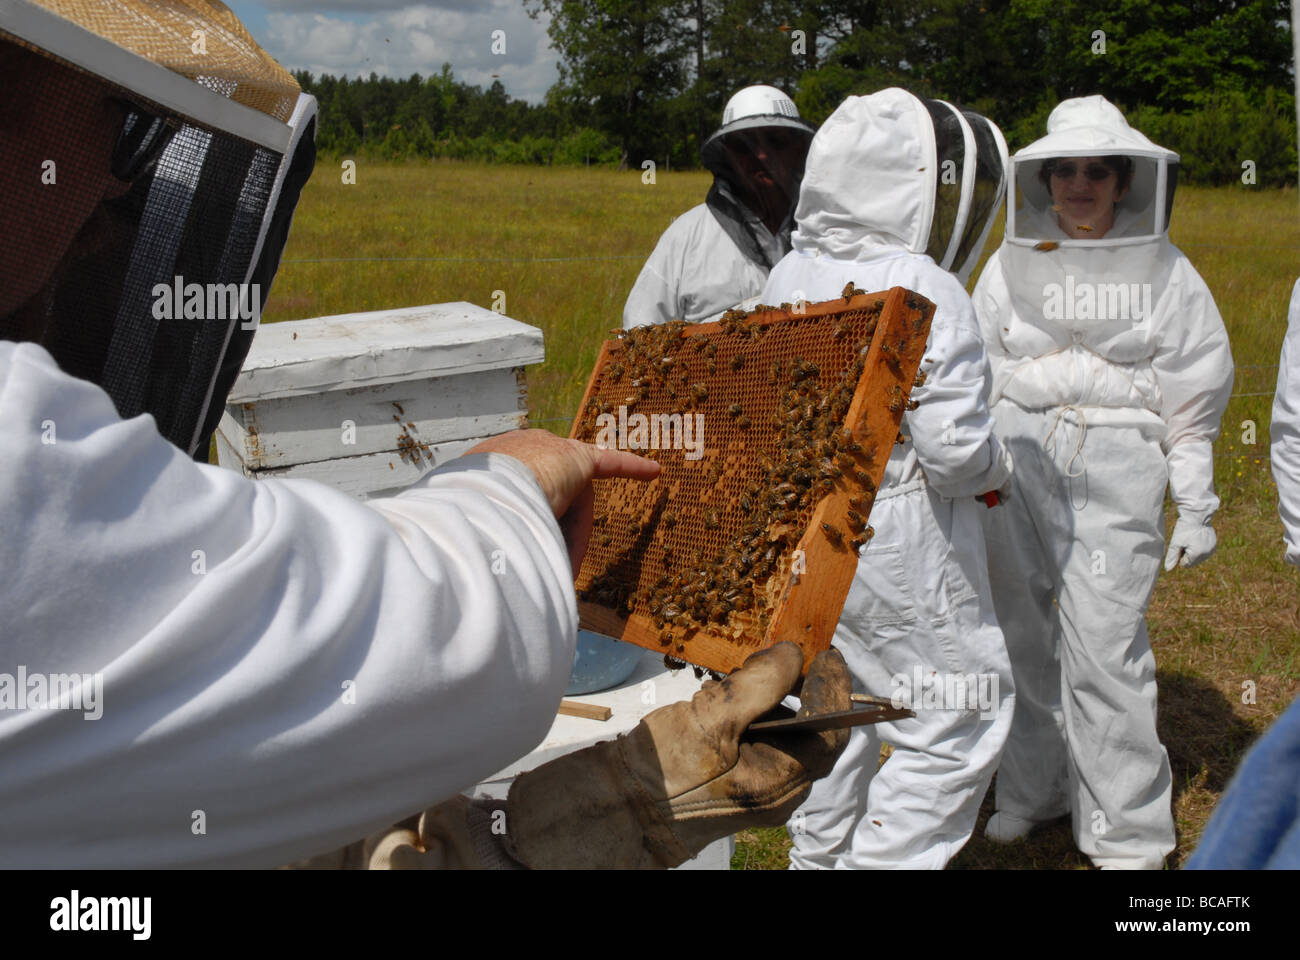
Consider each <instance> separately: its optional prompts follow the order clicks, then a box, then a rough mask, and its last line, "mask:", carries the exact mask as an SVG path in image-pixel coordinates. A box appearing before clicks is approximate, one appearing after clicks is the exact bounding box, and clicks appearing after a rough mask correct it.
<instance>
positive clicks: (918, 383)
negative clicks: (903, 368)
mask: <svg viewBox="0 0 1300 960" xmlns="http://www.w3.org/2000/svg"><path fill="white" fill-rule="evenodd" d="M925 377H926V373H925V371H924V370H920V371H918V372H917V374H916V378H915V379H914V380H913V381H912V386H913V387H914V388H915V387H923V386H925Z"/></svg>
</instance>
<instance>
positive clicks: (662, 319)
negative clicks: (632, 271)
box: [623, 84, 813, 328]
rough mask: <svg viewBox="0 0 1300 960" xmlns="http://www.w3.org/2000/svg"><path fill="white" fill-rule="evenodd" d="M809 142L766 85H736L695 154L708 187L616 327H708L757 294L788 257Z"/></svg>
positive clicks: (650, 263)
mask: <svg viewBox="0 0 1300 960" xmlns="http://www.w3.org/2000/svg"><path fill="white" fill-rule="evenodd" d="M812 135H813V130H812V127H810V126H809V125H808V124H807V123H805V122H803V121H802V120H800V119H799V111H798V109H797V108H796V107H795V105H794V101H793V100H791V99H790V98H789V97H788V96H786V95H785V94H784V93H782V92H781V91H780V90H778V89H777V88H776V87H770V86H767V85H765V84H758V85H755V86H752V87H745V89H743V90H741V91H739V92H738V93H736V94H735V95H734V96H732V98H731V99H730V100H728V101H727V106H726V108H725V109H724V110H723V112H722V126H721V127H719V128H718V129H717V130H716V131H714V133H713V134H712V136H710V137H709V139H708V140H706V141H704V146H703V147H702V148H701V149H700V161H701V163H703V164H704V166H705V168H707V169H708V170H710V171H712V173H713V186H712V188H711V189H710V190H709V193H708V196H707V197H706V198H705V200H704V202H703V203H701V204H700V205H699V206H697V207H693V208H691V209H690V210H688V211H687V212H686V213H684V214H682V215H681V216H680V217H678V218H677V219H676V220H674V221H673V223H672V225H671V226H670V227H669V228H668V229H667V230H666V231H664V234H663V236H661V237H660V238H659V243H658V244H657V245H656V246H655V249H654V252H653V253H651V254H650V259H649V260H647V261H646V263H645V266H644V267H642V268H641V273H640V275H639V276H638V277H637V279H636V283H635V284H634V285H633V287H632V292H631V293H630V294H628V298H627V304H626V306H624V308H623V326H624V328H630V327H638V326H643V325H645V324H650V323H667V322H668V321H669V320H673V319H678V320H685V321H686V322H687V323H703V322H704V321H706V320H715V319H717V317H718V316H719V315H720V314H721V313H722V312H723V311H725V310H728V309H730V308H731V307H733V306H735V305H736V304H738V303H740V302H741V301H743V300H747V299H749V298H750V297H753V296H755V295H756V294H757V293H758V292H759V291H760V290H762V289H763V283H764V281H766V280H767V273H768V271H769V270H771V269H772V266H773V265H774V264H775V263H776V262H777V261H778V260H780V259H781V258H782V257H783V256H785V254H786V252H787V251H788V250H789V249H790V228H791V225H792V223H793V217H794V205H795V201H796V200H797V199H798V197H799V179H800V177H801V176H802V173H803V164H804V157H805V156H806V154H807V153H808V143H809V141H810V140H812Z"/></svg>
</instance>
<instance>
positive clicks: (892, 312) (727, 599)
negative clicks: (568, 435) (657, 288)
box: [572, 285, 934, 673]
mask: <svg viewBox="0 0 1300 960" xmlns="http://www.w3.org/2000/svg"><path fill="white" fill-rule="evenodd" d="M933 314H934V305H933V304H932V303H930V302H929V301H928V300H925V299H924V298H922V297H920V296H918V295H916V294H914V293H911V292H909V291H906V290H903V289H902V288H894V289H893V290H890V291H888V292H886V293H873V294H864V293H863V292H862V291H858V290H854V289H853V288H852V286H851V285H850V287H848V288H846V290H845V295H844V296H843V297H841V298H839V299H836V300H832V301H828V302H825V303H819V304H800V305H798V306H797V307H791V306H790V305H788V304H783V305H782V308H779V309H778V308H760V309H759V310H757V311H755V312H753V313H750V314H748V315H746V314H744V313H740V312H735V311H733V312H731V313H729V314H727V315H726V316H724V317H723V319H722V320H721V321H720V322H716V323H706V324H697V325H692V326H687V325H686V324H683V323H680V322H678V323H670V324H664V325H661V326H655V327H642V328H638V329H635V330H632V331H627V332H625V333H619V334H618V335H617V336H616V337H615V338H614V339H611V340H608V341H606V343H605V344H604V346H603V348H602V350H601V353H600V356H599V357H598V359H597V362H596V367H595V370H594V371H593V373H592V376H591V380H590V382H589V383H588V386H587V391H586V394H585V396H584V397H583V402H582V407H581V409H580V411H579V414H578V417H577V418H575V421H574V427H573V431H572V436H574V437H576V438H578V439H581V440H587V441H591V442H598V443H601V444H602V445H606V446H611V447H618V448H620V449H629V450H634V451H636V452H641V453H644V454H645V455H647V456H651V457H654V458H655V459H657V460H658V462H659V463H660V464H661V466H662V471H661V473H660V476H659V477H658V478H657V479H655V480H654V481H652V482H650V483H648V484H647V483H638V482H635V481H630V480H605V481H597V483H596V505H595V517H596V519H595V526H594V528H593V533H592V540H591V545H590V547H589V549H588V552H587V555H586V557H585V559H584V561H583V564H582V566H581V568H580V569H579V571H578V573H577V576H576V583H575V586H576V587H577V589H578V598H579V603H578V611H579V614H580V618H581V623H582V626H583V627H586V628H587V629H591V630H595V631H597V632H600V633H603V634H606V635H608V636H612V637H616V638H618V639H621V640H624V641H627V642H629V643H634V644H637V645H639V646H642V647H646V648H648V649H651V650H657V651H661V652H663V653H665V655H666V657H667V659H668V660H669V661H670V662H672V661H674V660H681V661H686V662H689V663H691V664H695V665H697V666H700V667H703V668H706V669H709V670H712V671H716V672H722V673H726V672H729V671H731V670H733V669H735V668H736V667H737V666H739V665H740V664H741V663H743V662H744V660H745V658H746V657H748V656H749V655H750V654H751V653H753V652H754V651H755V650H758V649H761V648H763V647H767V646H770V645H771V644H774V643H777V642H779V641H782V640H792V641H794V642H795V643H797V644H799V645H800V646H801V647H802V648H803V651H804V665H805V669H806V668H807V666H808V664H809V663H811V661H812V658H813V657H814V656H815V655H816V654H817V653H818V652H819V651H821V650H825V649H827V648H828V647H829V646H830V642H831V637H832V635H833V633H834V630H835V625H836V623H837V622H838V621H839V617H840V613H841V611H842V610H843V607H844V602H845V599H846V598H847V596H848V591H849V587H850V585H851V584H852V581H853V575H854V571H855V570H856V567H857V561H858V557H857V551H858V549H860V548H861V546H862V545H863V544H865V542H866V540H867V539H869V537H870V534H871V530H870V527H868V526H866V521H867V519H868V517H869V515H870V510H871V505H872V502H873V500H874V494H875V491H876V489H877V487H878V486H879V484H880V482H881V479H882V476H883V474H884V470H885V465H886V463H887V462H888V460H889V457H890V452H891V451H892V449H893V446H894V443H895V442H896V438H897V437H898V428H899V423H900V420H901V418H902V415H903V410H904V409H905V408H906V405H907V403H908V396H909V394H910V392H911V389H912V387H913V385H914V382H915V378H916V376H917V371H918V368H919V365H920V362H921V358H922V354H923V353H924V350H925V344H926V338H927V336H928V335H929V326H930V319H931V317H932V316H933ZM638 416H642V417H644V418H645V419H644V420H638V419H637V418H638ZM674 417H675V418H677V419H676V420H674V419H673V418H674ZM850 511H852V512H850Z"/></svg>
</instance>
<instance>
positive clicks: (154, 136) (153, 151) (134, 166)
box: [112, 98, 176, 183]
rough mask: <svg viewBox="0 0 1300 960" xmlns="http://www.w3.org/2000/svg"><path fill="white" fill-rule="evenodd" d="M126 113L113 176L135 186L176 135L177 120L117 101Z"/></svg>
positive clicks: (114, 161)
mask: <svg viewBox="0 0 1300 960" xmlns="http://www.w3.org/2000/svg"><path fill="white" fill-rule="evenodd" d="M113 102H114V103H116V104H117V105H118V106H120V107H121V108H122V110H123V112H124V113H125V114H126V118H125V119H124V120H123V122H122V130H121V132H120V133H119V134H118V135H117V143H116V144H115V145H114V147H113V166H112V170H113V176H115V177H116V178H117V179H119V180H121V181H123V182H125V183H133V182H135V181H136V180H137V179H139V178H140V177H141V176H142V175H143V174H144V173H146V172H147V171H149V170H150V169H151V168H152V167H153V165H154V164H155V163H157V162H158V158H159V157H160V156H162V152H163V150H165V149H166V148H167V144H168V143H170V142H171V139H172V136H173V134H175V133H176V124H175V121H173V120H170V119H168V118H165V117H159V116H155V115H154V114H151V113H148V112H147V111H145V110H143V109H142V108H140V107H139V106H137V105H136V104H134V103H131V102H130V101H129V100H120V99H116V98H115V99H114V101H113Z"/></svg>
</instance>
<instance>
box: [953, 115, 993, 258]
mask: <svg viewBox="0 0 1300 960" xmlns="http://www.w3.org/2000/svg"><path fill="white" fill-rule="evenodd" d="M966 120H967V121H968V122H969V123H970V127H971V132H972V133H973V134H974V135H975V184H974V190H973V191H972V192H971V199H970V211H969V213H968V214H967V217H966V229H965V230H963V231H962V236H961V242H960V244H959V245H958V247H957V255H956V257H955V258H954V259H953V264H952V269H954V270H961V268H962V266H963V265H964V264H965V263H966V261H967V260H969V259H970V258H971V256H972V255H973V256H976V257H978V256H979V255H980V252H981V251H980V250H979V249H977V247H976V245H977V244H978V243H979V242H980V239H981V238H982V237H983V236H984V227H985V225H986V224H987V223H988V222H989V220H990V219H991V218H993V217H996V216H997V214H998V206H999V201H1000V200H1001V199H1002V182H1003V177H1004V175H1005V171H1004V170H1003V169H1002V155H1001V151H1000V150H999V149H998V141H997V136H996V134H994V132H993V127H992V125H991V124H990V123H989V121H988V120H987V119H985V118H984V117H982V116H980V115H979V114H977V113H970V112H969V111H967V112H966Z"/></svg>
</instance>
